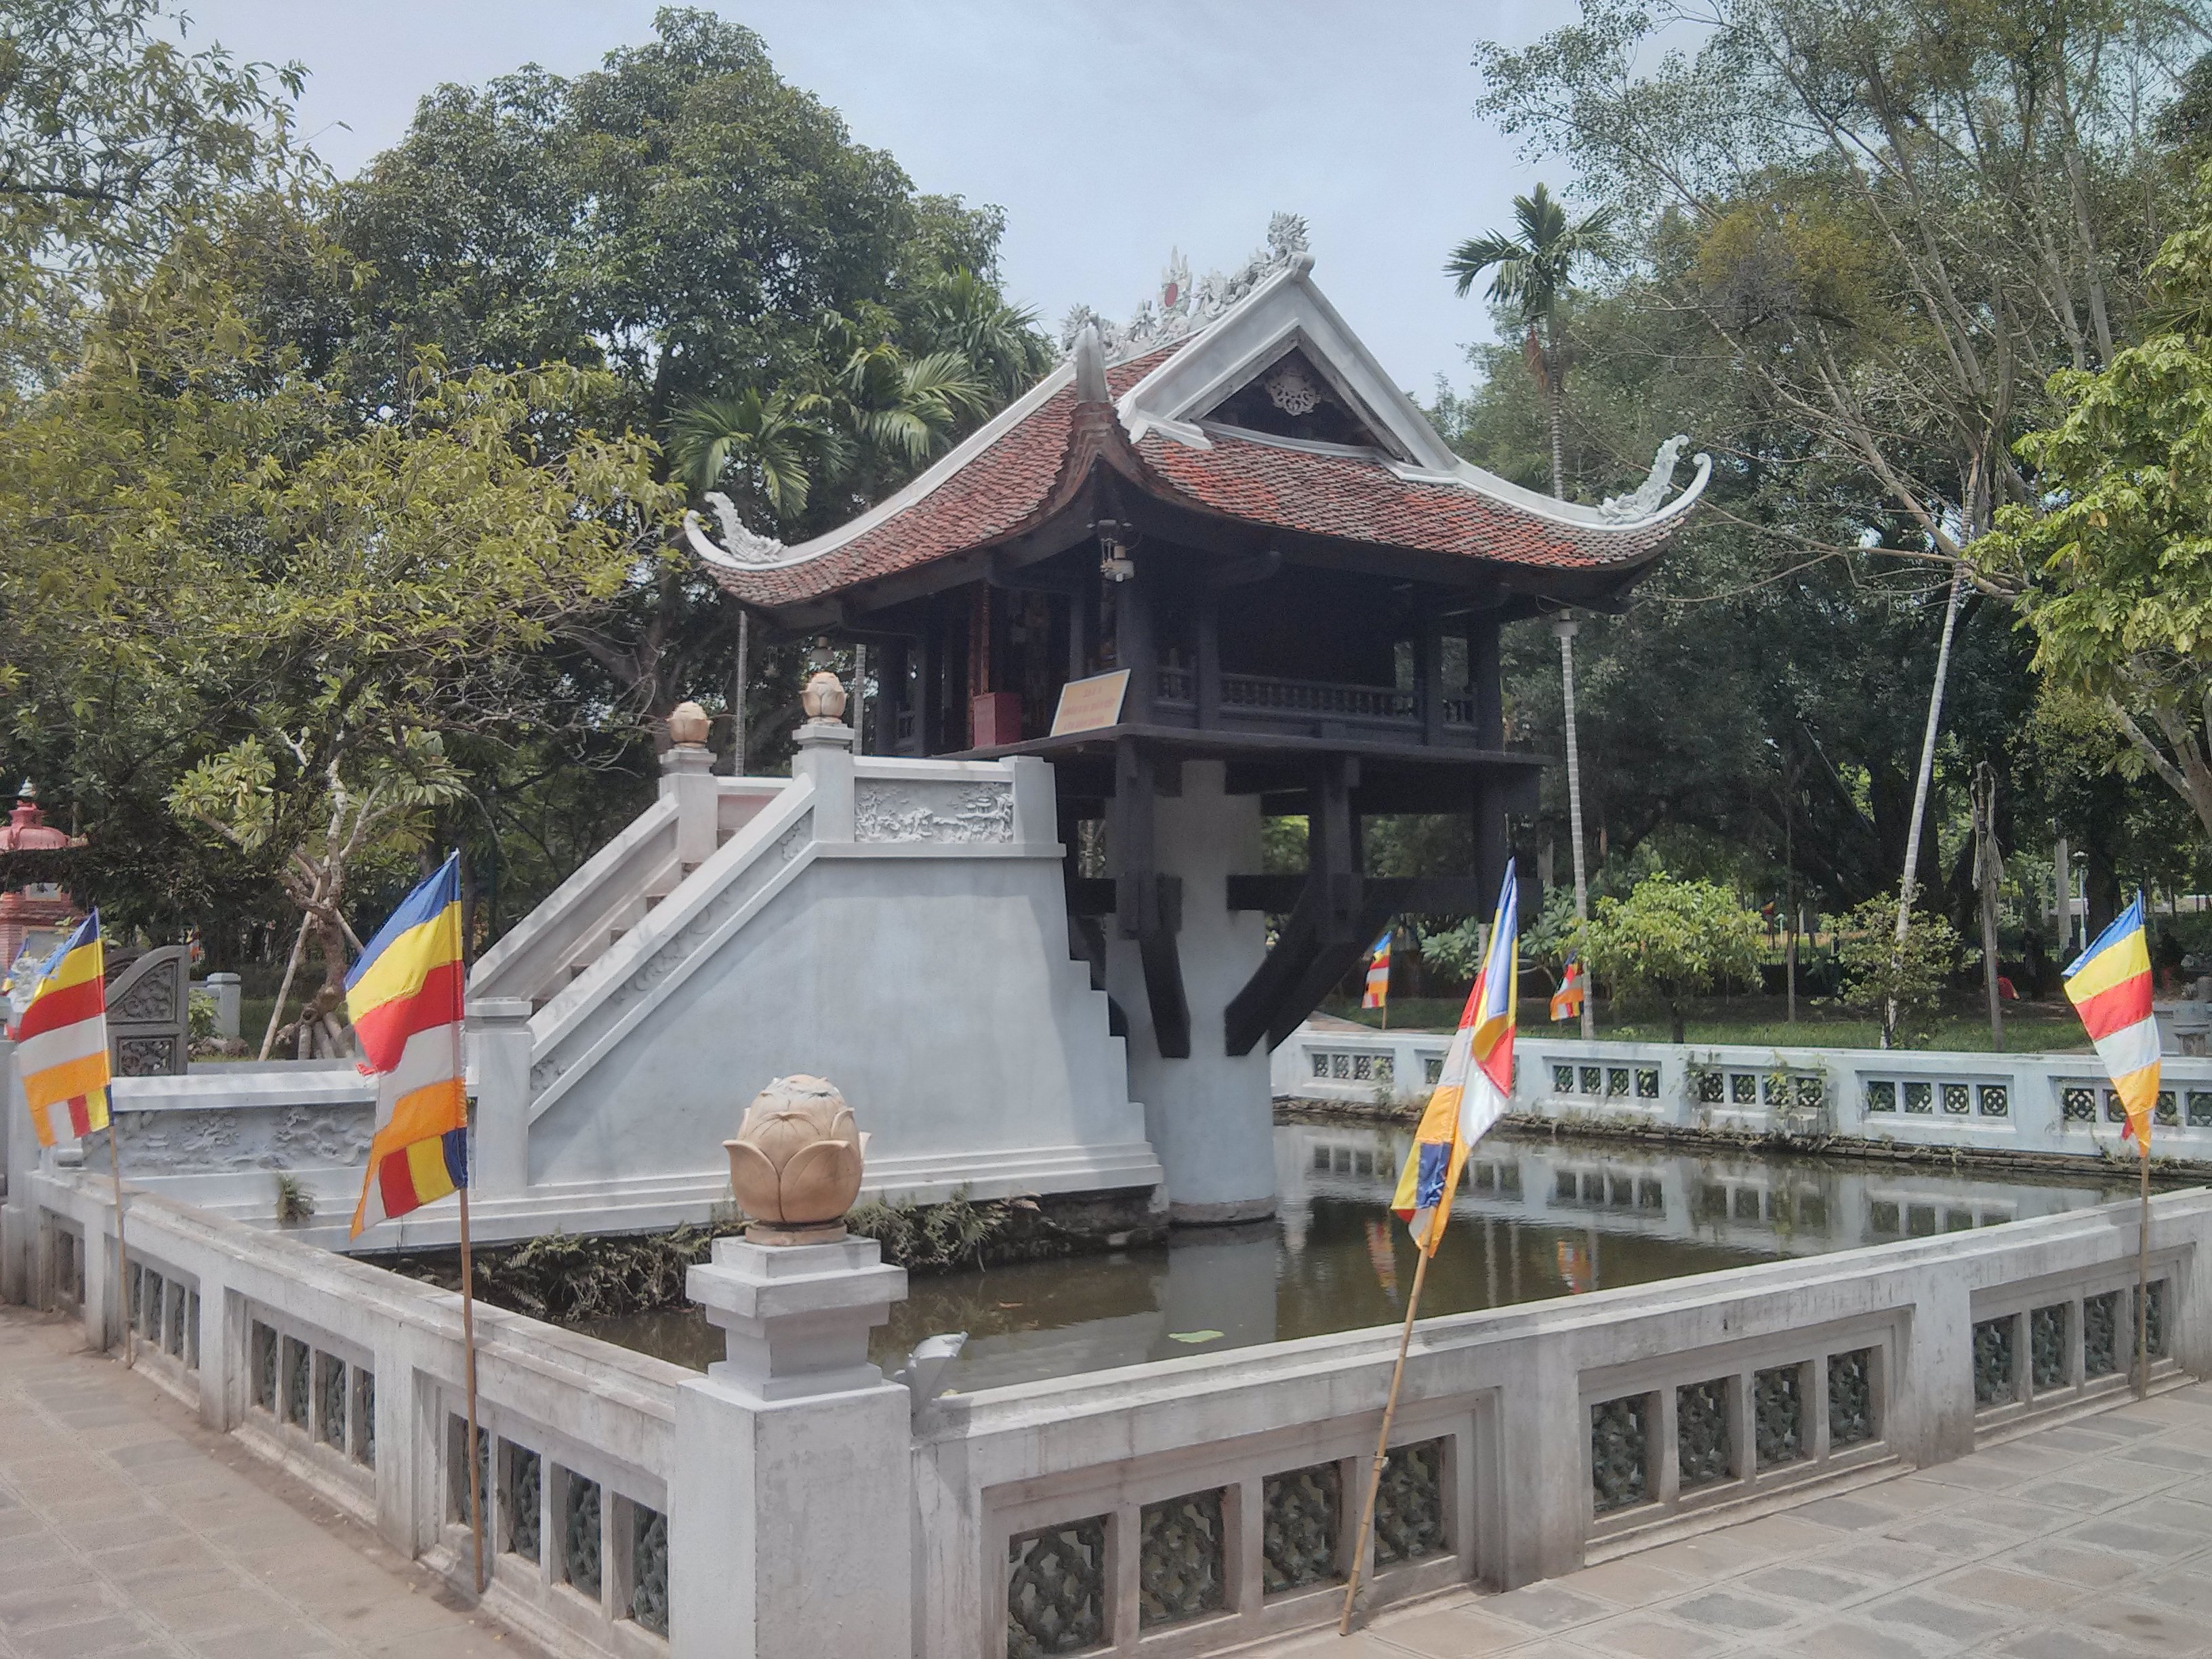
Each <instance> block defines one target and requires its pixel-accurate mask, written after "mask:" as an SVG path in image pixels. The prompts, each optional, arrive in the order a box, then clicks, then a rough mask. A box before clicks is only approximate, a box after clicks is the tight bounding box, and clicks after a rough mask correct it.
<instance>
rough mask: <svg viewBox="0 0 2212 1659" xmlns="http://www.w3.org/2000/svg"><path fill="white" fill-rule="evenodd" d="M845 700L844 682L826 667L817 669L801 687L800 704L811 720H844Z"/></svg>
mask: <svg viewBox="0 0 2212 1659" xmlns="http://www.w3.org/2000/svg"><path fill="white" fill-rule="evenodd" d="M845 702H846V696H845V687H844V683H843V682H842V681H841V680H839V679H838V678H837V677H836V675H835V674H833V673H831V672H830V671H829V670H828V669H826V668H824V669H821V670H818V671H816V672H815V673H814V674H813V675H811V677H809V678H808V679H807V682H806V684H805V685H804V686H802V687H801V688H800V689H799V708H801V709H802V710H804V711H805V715H806V718H807V719H809V720H829V721H836V720H842V719H844V718H845Z"/></svg>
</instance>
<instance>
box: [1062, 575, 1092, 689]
mask: <svg viewBox="0 0 2212 1659" xmlns="http://www.w3.org/2000/svg"><path fill="white" fill-rule="evenodd" d="M1091 609H1092V601H1091V594H1090V592H1088V591H1087V590H1086V589H1084V588H1078V589H1077V590H1076V591H1075V592H1073V593H1070V594H1069V595H1068V596H1067V678H1070V679H1071V680H1079V679H1085V678H1089V676H1090V673H1091Z"/></svg>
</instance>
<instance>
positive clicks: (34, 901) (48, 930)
mask: <svg viewBox="0 0 2212 1659" xmlns="http://www.w3.org/2000/svg"><path fill="white" fill-rule="evenodd" d="M85 845H87V841H86V838H85V837H84V836H72V835H70V833H69V832H68V831H67V830H66V829H56V828H55V827H54V826H53V825H52V824H51V823H47V822H46V813H45V812H44V811H42V810H41V809H40V805H39V791H38V787H37V786H36V785H35V784H33V782H32V781H30V779H28V778H25V779H24V780H23V783H22V787H21V788H20V789H18V790H17V791H16V792H15V810H14V811H11V812H9V814H8V821H7V823H4V824H0V976H4V975H7V974H8V973H9V971H10V970H11V969H12V968H13V967H14V965H15V958H16V957H18V956H20V955H21V953H22V950H23V941H24V940H25V939H33V940H34V941H35V940H38V939H41V938H42V937H43V936H45V935H48V934H58V933H61V932H63V931H64V930H66V929H67V928H68V927H70V925H71V924H72V923H73V922H75V921H76V919H77V917H78V916H79V915H82V912H81V911H80V910H79V909H78V908H77V907H76V900H75V899H74V898H72V897H71V896H70V894H69V891H68V890H67V889H66V888H64V886H63V885H62V884H61V882H60V881H59V879H58V877H59V875H60V873H61V872H60V869H59V867H58V866H59V863H60V859H61V857H62V856H65V855H66V854H70V853H73V852H75V851H76V849H77V848H81V847H83V846H85ZM57 942H58V941H57Z"/></svg>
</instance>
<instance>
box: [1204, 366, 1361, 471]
mask: <svg viewBox="0 0 2212 1659" xmlns="http://www.w3.org/2000/svg"><path fill="white" fill-rule="evenodd" d="M1206 419H1207V420H1210V421H1218V422H1220V423H1221V424H1222V425H1224V426H1234V427H1241V428H1243V429H1244V430H1245V431H1247V432H1263V433H1266V434H1267V435H1270V436H1273V437H1277V438H1304V439H1310V440H1311V441H1314V442H1316V443H1325V444H1349V445H1356V446H1358V447H1362V448H1367V449H1388V448H1389V447H1390V446H1389V445H1387V444H1385V443H1384V442H1383V441H1382V440H1381V439H1380V438H1378V437H1376V435H1375V429H1374V428H1373V427H1372V426H1371V425H1370V423H1369V422H1368V419H1367V416H1366V415H1365V414H1364V412H1363V411H1362V410H1360V409H1359V408H1358V405H1357V404H1354V403H1353V402H1352V400H1351V399H1350V398H1347V397H1346V396H1345V394H1344V393H1343V392H1340V391H1339V390H1338V389H1337V386H1336V385H1335V383H1334V381H1333V380H1331V379H1330V378H1329V377H1328V376H1327V375H1325V374H1322V372H1321V370H1320V369H1319V368H1316V367H1315V365H1314V363H1313V361H1312V359H1310V357H1308V356H1306V354H1305V352H1304V349H1302V348H1299V347H1295V346H1294V347H1292V348H1291V349H1290V350H1289V351H1287V352H1285V354H1284V355H1283V356H1280V357H1278V358H1276V359H1275V361H1274V362H1272V363H1269V364H1268V365H1267V367H1266V368H1263V369H1261V371H1260V372H1259V373H1258V374H1255V375H1254V376H1253V377H1252V378H1251V379H1250V380H1247V381H1246V382H1245V383H1244V384H1243V386H1240V387H1239V388H1237V390H1236V391H1235V392H1231V393H1230V394H1229V396H1228V397H1226V398H1223V399H1222V400H1221V401H1220V402H1219V403H1218V404H1215V405H1214V406H1213V408H1212V410H1209V411H1208V412H1207V414H1206Z"/></svg>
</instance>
